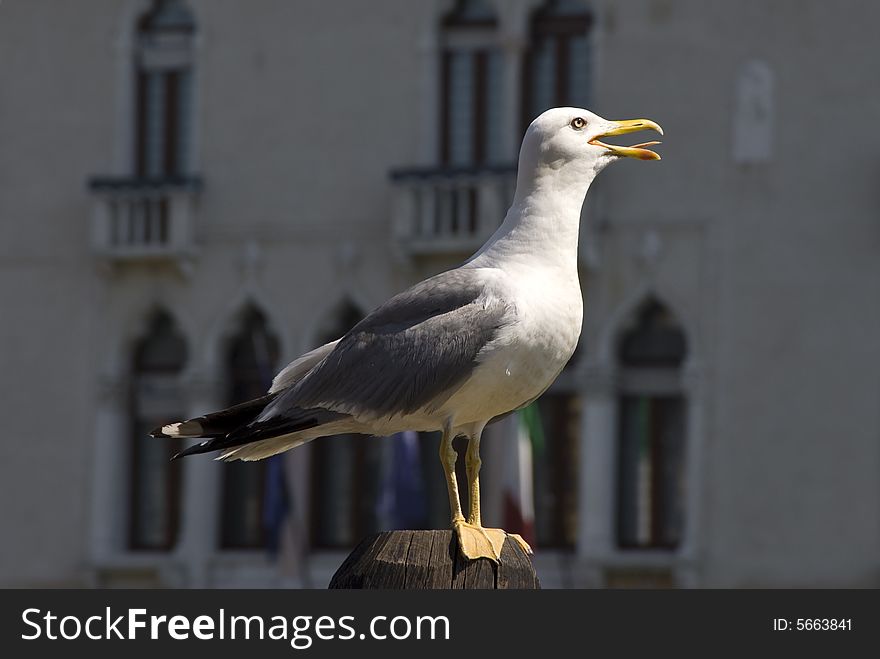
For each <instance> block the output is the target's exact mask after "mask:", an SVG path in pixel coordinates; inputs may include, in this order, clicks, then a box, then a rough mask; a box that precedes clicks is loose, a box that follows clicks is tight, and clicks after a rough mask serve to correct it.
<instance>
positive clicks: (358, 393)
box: [259, 269, 512, 422]
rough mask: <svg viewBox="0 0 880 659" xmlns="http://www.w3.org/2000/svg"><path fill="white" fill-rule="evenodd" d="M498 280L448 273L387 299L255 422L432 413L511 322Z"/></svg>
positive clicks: (480, 272) (479, 273) (482, 272)
mask: <svg viewBox="0 0 880 659" xmlns="http://www.w3.org/2000/svg"><path fill="white" fill-rule="evenodd" d="M498 279H499V275H498V273H497V271H493V270H486V269H464V270H451V271H448V272H444V273H442V274H439V275H437V276H435V277H431V278H430V279H426V280H425V281H423V282H421V283H419V284H416V285H415V286H413V287H412V288H410V289H408V290H406V291H404V292H403V293H400V294H399V295H397V296H395V297H393V298H391V299H390V300H388V302H386V303H385V304H383V305H382V306H381V307H379V308H378V309H376V310H375V311H374V312H373V313H371V314H370V315H368V316H367V317H366V318H364V319H363V320H362V321H361V322H360V323H358V324H357V325H355V326H354V327H353V328H352V329H351V330H350V331H349V332H348V333H347V334H346V335H345V336H343V337H342V339H340V341H339V343H338V344H337V345H336V347H335V348H334V349H333V350H332V351H331V352H330V353H329V354H328V355H327V356H326V357H325V358H324V360H323V361H321V362H320V363H319V364H318V365H317V366H316V367H315V368H314V369H313V370H312V371H311V372H310V373H309V374H308V376H307V377H305V378H304V379H303V380H301V381H300V382H298V383H297V384H295V385H294V386H293V387H291V388H290V389H288V390H287V391H285V392H284V393H283V394H281V395H280V396H279V397H278V398H277V399H276V400H275V401H273V402H272V404H271V405H270V406H268V407H267V408H266V410H265V412H264V413H263V414H262V415H261V416H260V418H259V421H261V422H265V421H268V420H269V419H272V418H273V417H284V415H285V410H292V409H301V408H317V407H320V408H325V409H331V410H335V411H337V412H343V413H366V414H370V415H371V416H375V417H377V418H379V417H386V416H387V417H391V416H396V415H399V414H407V413H411V412H415V411H416V410H419V409H422V408H424V407H428V408H429V409H436V408H437V407H439V406H440V405H441V404H442V403H443V402H444V401H445V400H447V399H448V398H449V397H450V396H451V395H452V394H453V393H454V392H455V391H456V390H457V389H458V388H459V387H460V386H461V385H462V384H463V383H464V382H465V380H466V379H467V378H468V376H469V375H470V374H471V372H472V371H473V369H474V367H475V365H476V358H477V355H478V354H479V352H480V351H481V350H482V349H483V347H484V346H485V345H486V344H487V343H489V342H490V341H492V339H494V338H495V336H496V335H497V333H498V330H499V329H500V328H501V327H502V326H504V325H505V324H506V323H507V322H509V320H510V318H511V313H510V312H511V311H512V309H511V306H510V305H509V304H508V303H507V302H506V301H505V300H504V297H503V295H502V291H500V290H499V285H498ZM279 420H280V419H279Z"/></svg>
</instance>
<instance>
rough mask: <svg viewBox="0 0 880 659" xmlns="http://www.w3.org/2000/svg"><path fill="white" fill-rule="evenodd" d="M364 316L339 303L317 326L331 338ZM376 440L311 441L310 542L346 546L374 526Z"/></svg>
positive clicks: (323, 338)
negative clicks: (322, 324)
mask: <svg viewBox="0 0 880 659" xmlns="http://www.w3.org/2000/svg"><path fill="white" fill-rule="evenodd" d="M362 317H363V314H361V312H360V311H359V310H358V308H357V307H356V306H355V305H354V304H352V303H351V302H349V301H346V302H344V303H343V304H341V305H340V306H339V308H338V309H336V311H335V312H334V313H333V314H332V317H331V318H332V319H331V322H330V323H329V324H328V325H327V326H326V327H324V328H323V329H322V331H321V334H320V336H319V337H318V342H319V343H326V342H328V341H334V340H336V339H338V338H339V337H341V336H342V335H343V334H345V333H346V332H348V330H350V329H351V328H352V327H354V326H355V325H356V324H357V323H358V321H359V320H360V319H361V318H362ZM378 448H379V447H378V445H377V444H375V443H374V442H370V441H369V440H367V438H366V437H362V436H359V435H336V436H333V437H321V438H320V439H316V440H315V441H314V443H313V444H312V493H311V494H312V496H311V505H312V510H311V536H312V544H313V545H314V546H315V547H348V546H351V545H352V544H353V543H354V542H355V541H357V540H359V539H360V538H361V537H362V536H363V535H365V534H367V533H370V532H374V531H377V530H379V529H378V518H377V515H378V503H377V500H378V496H379V491H378V490H379V475H380V472H381V470H380V469H379V468H377V466H378V465H377V461H378V460H379V459H380V458H381V455H380V453H379V452H378V450H377V449H378Z"/></svg>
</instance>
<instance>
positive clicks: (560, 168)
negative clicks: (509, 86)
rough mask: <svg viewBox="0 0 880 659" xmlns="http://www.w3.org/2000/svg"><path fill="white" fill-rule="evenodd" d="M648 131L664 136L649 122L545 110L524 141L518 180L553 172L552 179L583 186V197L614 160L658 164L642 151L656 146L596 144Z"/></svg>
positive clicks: (578, 111) (652, 155)
mask: <svg viewBox="0 0 880 659" xmlns="http://www.w3.org/2000/svg"><path fill="white" fill-rule="evenodd" d="M647 129H653V130H656V131H657V132H658V133H660V134H661V135H662V134H663V130H662V129H661V128H660V126H658V125H657V124H656V123H654V122H653V121H651V120H649V119H627V120H625V121H609V120H608V119H603V118H602V117H600V116H598V115H596V114H593V113H592V112H590V111H589V110H584V109H583V108H552V109H550V110H547V111H546V112H544V113H543V114H541V115H540V116H539V117H538V118H537V119H535V120H534V121H533V122H532V123H531V125H530V126H529V128H528V130H527V131H526V134H525V137H524V138H523V143H522V148H521V149H520V156H519V171H520V180H521V181H523V180H525V179H524V176H523V175H525V176H527V177H528V178H529V179H531V180H535V179H536V178H540V177H541V176H542V175H546V174H548V173H551V172H552V175H553V177H554V178H557V179H558V178H559V177H560V175H561V176H562V178H563V180H564V179H572V183H574V182H575V181H580V182H583V183H585V184H586V185H585V187H584V190H583V191H584V193H586V188H587V187H588V186H589V183H590V182H591V181H592V179H593V177H595V175H596V174H598V173H599V172H600V171H602V169H604V168H605V167H606V166H607V165H608V164H609V163H611V162H614V161H615V160H619V159H621V158H637V159H639V160H660V156H659V155H657V154H656V153H654V152H653V151H651V150H649V149H647V148H645V147H648V146H652V145H654V144H659V142H643V143H641V144H636V145H634V146H629V147H624V146H617V145H614V144H606V143H605V142H600V141H599V138H600V137H607V136H611V135H623V134H625V133H633V132H636V131H639V130H647ZM566 174H568V176H566ZM585 179H587V180H585Z"/></svg>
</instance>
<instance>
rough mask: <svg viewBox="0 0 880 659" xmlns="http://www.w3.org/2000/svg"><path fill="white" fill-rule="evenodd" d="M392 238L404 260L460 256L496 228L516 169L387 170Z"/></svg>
mask: <svg viewBox="0 0 880 659" xmlns="http://www.w3.org/2000/svg"><path fill="white" fill-rule="evenodd" d="M391 183H392V188H393V194H394V204H393V218H392V221H393V224H392V232H393V235H392V239H393V241H394V245H395V248H396V249H397V250H398V253H400V254H401V255H402V256H404V257H405V258H409V259H412V258H418V257H425V256H455V257H464V256H468V255H470V254H471V253H473V252H474V251H475V250H476V249H477V248H479V247H480V246H481V245H482V244H483V243H484V242H485V240H486V239H487V238H488V237H489V236H490V235H492V232H494V231H495V229H497V228H498V226H499V225H500V224H501V222H502V220H503V219H504V215H505V214H506V213H507V209H508V208H509V206H510V202H511V201H512V200H513V193H514V190H515V189H516V168H515V167H513V166H509V167H481V168H479V169H448V168H409V169H399V170H395V171H392V172H391Z"/></svg>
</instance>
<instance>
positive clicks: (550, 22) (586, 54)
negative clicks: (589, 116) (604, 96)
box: [523, 0, 593, 127]
mask: <svg viewBox="0 0 880 659" xmlns="http://www.w3.org/2000/svg"><path fill="white" fill-rule="evenodd" d="M592 23H593V16H592V14H591V13H590V11H589V10H588V9H587V7H586V5H585V4H584V3H583V2H580V1H578V0H548V1H547V2H545V3H544V4H543V5H541V6H540V7H539V8H538V9H537V10H536V11H535V13H534V14H533V15H532V20H531V25H530V35H529V37H530V38H529V48H528V51H527V53H526V58H525V62H524V64H525V70H524V76H523V78H524V79H523V83H524V84H523V126H524V127H525V126H528V125H529V123H530V122H531V121H532V119H534V118H535V117H537V116H538V115H539V114H541V113H542V112H543V111H544V110H547V109H549V108H552V107H559V106H574V107H581V108H586V107H589V105H590V101H591V86H592V81H591V75H590V69H591V46H590V27H591V26H592Z"/></svg>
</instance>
